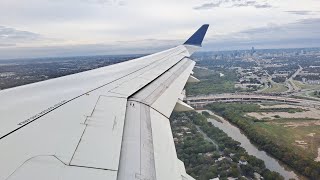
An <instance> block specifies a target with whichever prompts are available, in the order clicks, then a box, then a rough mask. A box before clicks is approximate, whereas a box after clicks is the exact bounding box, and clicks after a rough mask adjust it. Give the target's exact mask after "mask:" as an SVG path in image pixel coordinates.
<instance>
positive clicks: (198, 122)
mask: <svg viewBox="0 0 320 180" xmlns="http://www.w3.org/2000/svg"><path fill="white" fill-rule="evenodd" d="M204 114H206V113H204ZM207 115H208V114H207ZM170 122H171V127H172V132H173V136H174V139H175V145H176V150H177V154H178V158H179V159H180V160H182V161H183V162H184V164H185V167H186V171H187V173H188V174H190V175H191V176H192V177H194V178H196V179H199V180H208V179H212V178H216V177H220V179H227V177H233V178H239V179H242V178H243V177H242V176H245V177H247V178H250V179H251V178H254V174H253V173H254V172H257V173H259V174H261V175H262V176H263V177H264V179H266V180H281V179H284V178H283V177H281V176H280V175H279V174H278V173H276V172H271V171H270V170H268V169H267V168H266V167H265V164H264V162H263V161H262V160H260V159H257V158H256V157H254V156H250V155H248V153H247V152H246V151H245V149H243V148H242V147H240V146H239V145H240V143H239V142H236V141H234V140H233V139H232V138H230V137H228V135H227V134H226V133H224V132H223V131H222V130H220V129H219V128H216V127H214V126H213V125H212V124H211V123H209V122H208V121H207V119H206V117H205V116H203V115H201V114H198V113H196V112H186V113H173V114H172V115H171V117H170ZM197 127H199V128H200V129H201V130H202V131H203V132H204V133H205V134H206V135H207V136H208V137H209V138H210V139H212V140H213V141H215V142H217V144H218V146H219V149H216V148H215V146H214V145H213V144H212V143H211V142H209V141H207V140H205V139H204V137H203V135H202V134H201V133H200V132H199V131H197ZM239 161H241V162H244V164H240V163H239Z"/></svg>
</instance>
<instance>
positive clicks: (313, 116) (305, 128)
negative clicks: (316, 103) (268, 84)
mask: <svg viewBox="0 0 320 180" xmlns="http://www.w3.org/2000/svg"><path fill="white" fill-rule="evenodd" d="M277 108H279V110H282V109H284V112H261V110H267V109H277ZM288 108H291V109H294V108H296V109H298V108H299V109H300V111H299V112H294V113H293V112H291V113H290V112H285V110H287V109H288ZM301 109H302V110H301ZM246 116H250V117H253V118H255V119H257V120H261V122H259V121H257V123H255V127H256V128H257V130H258V131H260V132H263V133H264V134H266V135H267V136H270V137H272V139H274V140H276V141H277V144H286V145H287V146H292V147H293V149H294V150H295V151H296V152H297V153H301V154H304V153H306V152H307V154H308V156H309V157H310V158H313V159H315V160H319V158H320V157H318V148H320V110H317V109H315V108H309V107H305V108H301V107H300V106H294V105H284V104H279V105H272V106H262V105H260V111H259V112H249V113H246ZM316 158H318V159H316Z"/></svg>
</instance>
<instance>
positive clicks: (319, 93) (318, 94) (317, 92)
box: [311, 91, 320, 98]
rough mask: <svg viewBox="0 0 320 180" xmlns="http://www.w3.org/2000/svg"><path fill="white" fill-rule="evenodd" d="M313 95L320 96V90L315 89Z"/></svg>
mask: <svg viewBox="0 0 320 180" xmlns="http://www.w3.org/2000/svg"><path fill="white" fill-rule="evenodd" d="M311 96H313V97H316V98H320V91H314V92H313V93H312V94H311Z"/></svg>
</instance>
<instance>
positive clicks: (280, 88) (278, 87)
mask: <svg viewBox="0 0 320 180" xmlns="http://www.w3.org/2000/svg"><path fill="white" fill-rule="evenodd" d="M287 90H288V88H287V87H286V86H285V85H284V84H280V83H273V84H272V85H271V88H268V89H266V90H264V91H262V92H263V93H280V92H285V91H287Z"/></svg>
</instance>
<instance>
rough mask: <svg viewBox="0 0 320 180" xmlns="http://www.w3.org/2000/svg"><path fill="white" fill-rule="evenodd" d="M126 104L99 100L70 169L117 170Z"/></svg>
mask: <svg viewBox="0 0 320 180" xmlns="http://www.w3.org/2000/svg"><path fill="white" fill-rule="evenodd" d="M126 103H127V99H126V98H117V97H106V96H100V97H99V100H98V102H97V104H96V106H95V109H94V111H93V114H92V116H90V117H88V118H87V120H86V121H85V122H84V124H85V126H86V128H85V130H84V133H83V135H82V137H81V140H80V142H79V145H78V147H77V149H76V151H75V153H74V156H73V158H72V160H71V163H70V164H71V165H75V166H83V167H92V168H98V169H108V170H114V171H117V170H118V166H119V159H120V150H121V142H122V134H123V125H124V119H125V111H126ZM97 147H99V148H97Z"/></svg>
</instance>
